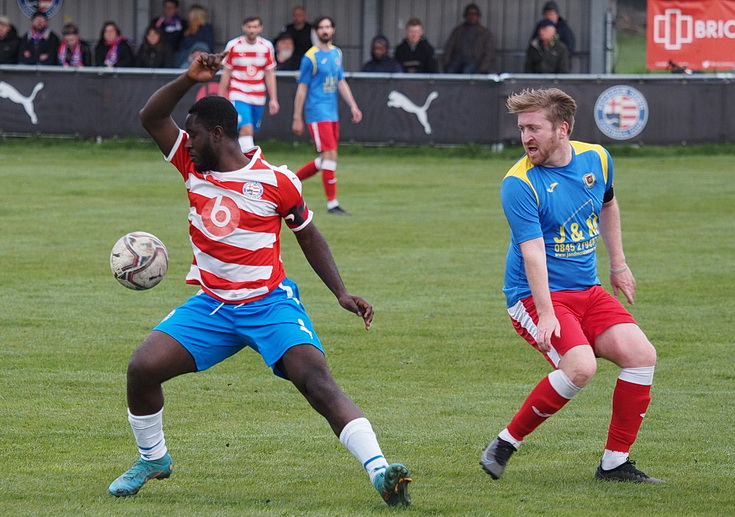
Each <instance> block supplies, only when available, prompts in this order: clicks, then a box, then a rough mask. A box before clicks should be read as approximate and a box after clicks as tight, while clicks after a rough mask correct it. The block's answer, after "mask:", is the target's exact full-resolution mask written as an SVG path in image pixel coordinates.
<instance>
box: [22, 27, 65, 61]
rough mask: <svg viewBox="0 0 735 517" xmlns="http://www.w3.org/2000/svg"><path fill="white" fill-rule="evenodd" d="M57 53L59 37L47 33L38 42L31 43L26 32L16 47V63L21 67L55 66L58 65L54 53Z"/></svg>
mask: <svg viewBox="0 0 735 517" xmlns="http://www.w3.org/2000/svg"><path fill="white" fill-rule="evenodd" d="M58 51H59V37H58V36H57V35H56V34H54V33H53V31H48V32H47V33H46V35H45V36H44V37H43V38H41V39H40V40H38V41H33V38H32V37H31V32H30V31H28V32H27V33H26V35H25V36H23V39H22V40H20V45H19V46H18V63H20V64H22V65H55V64H57V63H58V59H57V56H56V53H57V52H58Z"/></svg>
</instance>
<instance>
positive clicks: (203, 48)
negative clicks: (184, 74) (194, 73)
mask: <svg viewBox="0 0 735 517" xmlns="http://www.w3.org/2000/svg"><path fill="white" fill-rule="evenodd" d="M208 48H209V45H207V44H206V43H204V42H203V41H197V42H196V43H194V45H192V47H191V48H190V49H189V54H188V55H187V56H186V60H185V61H184V62H183V63H181V66H180V67H179V68H188V67H189V66H190V65H191V64H192V63H193V62H194V60H195V59H196V58H197V57H199V55H200V54H207V53H208V52H207V49H208Z"/></svg>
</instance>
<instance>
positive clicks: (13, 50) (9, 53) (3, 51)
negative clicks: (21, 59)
mask: <svg viewBox="0 0 735 517" xmlns="http://www.w3.org/2000/svg"><path fill="white" fill-rule="evenodd" d="M19 45H20V38H19V37H18V31H17V30H15V27H13V26H12V25H11V26H10V31H9V32H8V34H7V35H6V36H5V37H4V38H2V39H0V64H6V65H12V64H15V63H17V62H18V46H19Z"/></svg>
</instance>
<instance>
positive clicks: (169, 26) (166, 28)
mask: <svg viewBox="0 0 735 517" xmlns="http://www.w3.org/2000/svg"><path fill="white" fill-rule="evenodd" d="M151 25H152V26H153V27H157V28H159V29H161V32H163V39H164V40H165V41H166V43H167V44H168V47H169V48H170V49H171V52H175V51H176V50H177V49H178V48H179V45H180V44H181V38H182V37H183V35H184V31H185V30H186V29H187V26H188V24H187V23H186V20H184V19H182V18H181V13H180V10H179V0H165V1H164V2H163V13H162V14H161V16H159V17H158V18H154V19H153V20H152V21H151Z"/></svg>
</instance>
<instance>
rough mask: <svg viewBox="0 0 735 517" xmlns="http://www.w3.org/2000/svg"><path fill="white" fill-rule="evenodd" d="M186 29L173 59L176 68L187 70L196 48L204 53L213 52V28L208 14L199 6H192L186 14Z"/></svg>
mask: <svg viewBox="0 0 735 517" xmlns="http://www.w3.org/2000/svg"><path fill="white" fill-rule="evenodd" d="M186 18H187V22H188V25H189V26H188V28H187V29H186V31H184V37H183V38H181V44H180V45H179V48H178V52H177V53H176V57H175V58H174V60H175V62H176V67H177V68H189V56H190V55H191V53H192V52H194V51H195V50H196V49H195V48H194V45H196V44H197V43H203V44H204V45H197V48H199V49H201V50H202V51H204V52H212V51H213V50H214V28H213V27H212V25H211V24H210V23H209V14H208V13H207V10H206V9H205V8H204V7H202V6H201V5H198V4H194V5H192V6H191V7H189V10H188V11H187V13H186Z"/></svg>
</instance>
